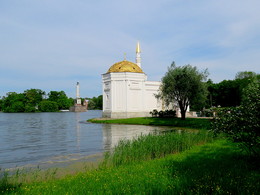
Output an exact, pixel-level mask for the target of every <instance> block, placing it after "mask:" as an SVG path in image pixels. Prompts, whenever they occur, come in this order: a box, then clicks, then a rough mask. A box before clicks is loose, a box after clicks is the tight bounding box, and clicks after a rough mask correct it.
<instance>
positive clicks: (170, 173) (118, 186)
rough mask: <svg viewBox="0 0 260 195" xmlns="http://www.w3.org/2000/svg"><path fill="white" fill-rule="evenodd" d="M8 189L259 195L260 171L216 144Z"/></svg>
mask: <svg viewBox="0 0 260 195" xmlns="http://www.w3.org/2000/svg"><path fill="white" fill-rule="evenodd" d="M13 187H14V188H12V186H10V188H9V189H8V191H6V190H5V191H2V192H3V193H4V192H6V193H9V194H15V193H17V194H259V190H260V173H259V167H257V166H255V165H254V164H252V163H250V161H249V159H248V157H247V156H246V155H245V154H243V153H241V151H240V150H239V149H238V148H237V147H236V145H235V144H233V143H230V142H228V141H226V140H216V141H214V142H211V143H207V144H205V145H198V146H194V147H193V148H192V149H190V150H186V151H184V152H181V153H178V154H174V155H167V156H166V157H164V158H159V159H154V160H148V161H142V162H138V163H137V162H133V163H132V164H128V165H121V166H109V167H103V168H99V169H97V170H92V171H87V172H82V173H78V174H77V175H74V176H67V177H65V178H63V179H59V180H57V179H56V180H47V181H44V182H35V183H22V184H21V185H20V186H18V185H17V186H16V187H15V186H13Z"/></svg>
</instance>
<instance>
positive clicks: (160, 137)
mask: <svg viewBox="0 0 260 195" xmlns="http://www.w3.org/2000/svg"><path fill="white" fill-rule="evenodd" d="M211 141H213V136H212V134H211V132H209V131H185V130H184V131H180V130H175V131H172V132H164V133H160V134H149V135H145V136H139V137H137V138H135V139H133V140H121V141H120V142H119V144H118V145H117V146H116V147H115V149H114V150H113V151H111V152H107V153H106V155H105V159H104V163H103V164H106V163H108V164H109V165H112V166H119V165H125V164H129V163H133V162H140V161H144V160H152V159H155V158H162V157H165V156H166V155H168V154H174V153H180V152H182V151H185V150H188V149H190V148H191V147H193V146H194V145H198V144H205V143H207V142H211Z"/></svg>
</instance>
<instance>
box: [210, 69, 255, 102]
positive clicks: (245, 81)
mask: <svg viewBox="0 0 260 195" xmlns="http://www.w3.org/2000/svg"><path fill="white" fill-rule="evenodd" d="M254 75H255V76H254ZM255 77H256V78H257V79H260V75H259V74H256V73H254V72H239V73H237V76H236V79H235V80H223V81H221V82H220V83H216V84H214V83H212V82H208V91H209V95H208V101H207V103H208V105H207V107H212V106H215V107H218V106H221V107H233V106H240V105H241V102H242V96H243V90H244V89H245V88H246V87H247V86H248V85H249V84H250V83H251V81H252V80H254V78H255Z"/></svg>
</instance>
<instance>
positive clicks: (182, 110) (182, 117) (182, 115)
mask: <svg viewBox="0 0 260 195" xmlns="http://www.w3.org/2000/svg"><path fill="white" fill-rule="evenodd" d="M185 118H186V111H185V110H184V109H181V120H185Z"/></svg>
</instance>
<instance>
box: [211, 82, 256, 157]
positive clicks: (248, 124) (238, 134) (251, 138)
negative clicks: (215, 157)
mask: <svg viewBox="0 0 260 195" xmlns="http://www.w3.org/2000/svg"><path fill="white" fill-rule="evenodd" d="M259 83H260V80H257V79H255V80H253V81H252V82H251V83H250V84H249V85H248V86H247V87H246V88H245V89H244V90H243V99H242V104H241V106H239V107H231V108H225V109H221V110H220V111H218V112H217V117H216V118H215V119H214V122H213V130H214V132H215V133H216V134H218V133H225V134H226V135H227V136H228V137H229V138H231V140H232V141H234V142H237V143H239V144H240V146H241V147H242V148H243V149H245V150H246V151H247V152H249V153H250V154H253V155H256V156H257V155H258V157H259V154H260V101H259V100H260V84H259Z"/></svg>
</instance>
